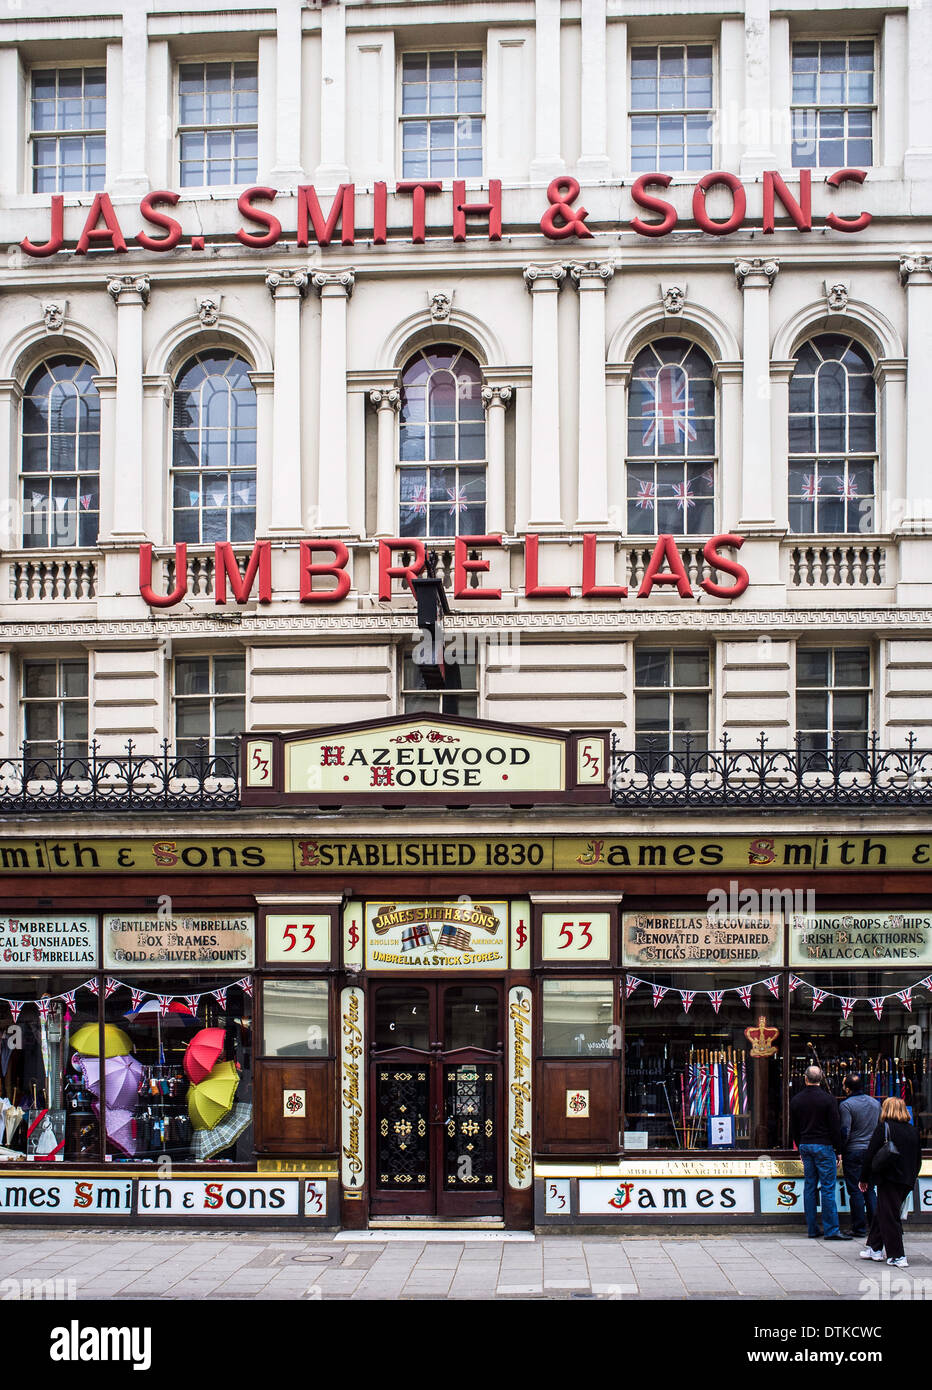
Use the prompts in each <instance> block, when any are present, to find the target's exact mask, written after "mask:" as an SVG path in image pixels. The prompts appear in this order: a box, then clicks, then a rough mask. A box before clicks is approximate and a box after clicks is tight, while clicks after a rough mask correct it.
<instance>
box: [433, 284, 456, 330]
mask: <svg viewBox="0 0 932 1390" xmlns="http://www.w3.org/2000/svg"><path fill="white" fill-rule="evenodd" d="M452 309H453V300H452V299H451V298H450V296H449V295H448V294H444V293H443V292H442V291H438V292H437V293H436V294H432V295H431V297H430V316H431V318H432V319H433V321H434V323H442V322H443V321H444V320H445V319H448V318H449V317H450V313H451V311H452Z"/></svg>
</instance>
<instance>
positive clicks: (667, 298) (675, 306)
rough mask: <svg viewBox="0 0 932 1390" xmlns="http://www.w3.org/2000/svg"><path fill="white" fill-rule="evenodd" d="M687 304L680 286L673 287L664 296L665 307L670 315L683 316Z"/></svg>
mask: <svg viewBox="0 0 932 1390" xmlns="http://www.w3.org/2000/svg"><path fill="white" fill-rule="evenodd" d="M685 303H686V295H685V294H684V293H683V291H682V290H681V289H680V287H679V285H671V286H670V288H669V289H668V290H667V291H665V293H664V296H663V307H664V310H665V312H666V313H668V314H681V313H682V312H683V305H684V304H685Z"/></svg>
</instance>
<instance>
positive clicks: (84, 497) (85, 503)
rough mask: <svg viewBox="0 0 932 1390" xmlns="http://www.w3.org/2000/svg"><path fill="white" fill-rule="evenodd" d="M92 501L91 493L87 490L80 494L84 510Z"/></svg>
mask: <svg viewBox="0 0 932 1390" xmlns="http://www.w3.org/2000/svg"><path fill="white" fill-rule="evenodd" d="M92 501H93V498H92V497H91V494H90V493H89V492H88V493H82V494H81V506H82V507H83V508H84V510H85V511H87V510H88V508H89V507H90V505H91V502H92Z"/></svg>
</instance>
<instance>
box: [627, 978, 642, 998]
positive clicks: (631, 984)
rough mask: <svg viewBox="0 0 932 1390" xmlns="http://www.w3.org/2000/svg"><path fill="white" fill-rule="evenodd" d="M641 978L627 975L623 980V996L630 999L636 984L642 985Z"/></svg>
mask: <svg viewBox="0 0 932 1390" xmlns="http://www.w3.org/2000/svg"><path fill="white" fill-rule="evenodd" d="M643 983H644V981H643V980H639V979H638V977H637V975H629V976H628V978H627V979H626V980H625V998H626V999H630V998H631V996H632V994H633V993H634V991H635V990H636V989H637V987H638V985H642V984H643Z"/></svg>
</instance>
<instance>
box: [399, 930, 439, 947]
mask: <svg viewBox="0 0 932 1390" xmlns="http://www.w3.org/2000/svg"><path fill="white" fill-rule="evenodd" d="M433 944H434V938H433V937H432V936H431V934H430V931H429V930H428V928H427V927H425V926H418V927H405V929H404V931H403V932H402V933H401V949H402V950H403V951H416V950H417V949H418V947H419V946H433Z"/></svg>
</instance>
